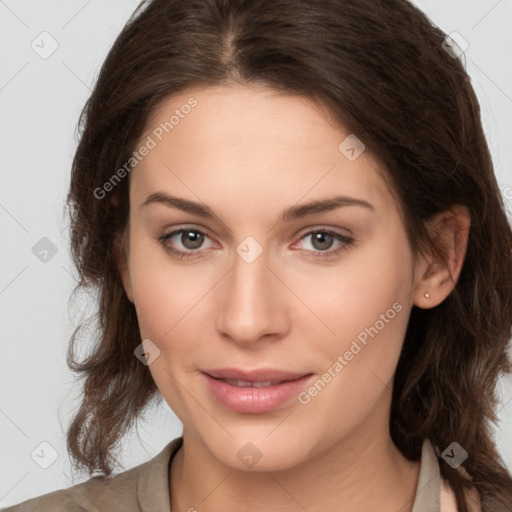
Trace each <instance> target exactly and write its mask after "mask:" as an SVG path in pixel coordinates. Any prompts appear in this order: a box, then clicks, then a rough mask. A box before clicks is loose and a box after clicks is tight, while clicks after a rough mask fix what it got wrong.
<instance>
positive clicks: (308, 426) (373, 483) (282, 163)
mask: <svg viewBox="0 0 512 512" xmlns="http://www.w3.org/2000/svg"><path fill="white" fill-rule="evenodd" d="M190 97H194V98H195V99H196V100H197V102H198V104H197V106H196V107H195V108H194V109H192V111H191V112H190V113H189V114H188V115H187V116H185V117H184V118H183V119H180V122H179V124H178V125H176V126H175V127H174V129H173V130H172V131H170V132H169V133H168V134H166V135H165V137H164V138H163V139H162V141H161V142H159V143H158V144H157V146H156V147H155V148H153V149H152V150H151V151H150V152H149V154H148V155H147V156H146V157H145V158H144V159H143V160H142V161H141V162H140V163H139V164H138V165H137V166H136V167H135V168H134V169H133V170H132V171H131V174H130V178H129V179H130V217H129V224H128V226H127V234H128V238H127V245H126V259H125V258H120V261H119V270H120V274H121V277H122V279H123V283H124V287H125V290H126V293H127V295H128V297H129V299H130V300H131V301H132V302H133V303H134V305H135V307H136V311H137V316H138V319H139V325H140V331H141V337H142V339H146V338H149V339H150V340H151V341H152V342H153V343H154V344H155V345H156V346H157V347H158V349H159V350H160V354H159V356H158V357H157V358H156V359H155V360H154V361H153V362H152V363H151V364H150V365H149V367H148V368H149V371H150V372H151V375H152V377H153V378H154V380H155V383H156V385H157V386H158V389H159V391H160V392H161V394H162V396H163V398H164V399H165V400H166V402H167V403H168V405H169V406H170V407H171V408H172V410H173V411H174V412H175V414H176V415H177V416H178V418H179V419H180V421H181V422H182V424H183V438H184V448H182V449H181V450H180V451H179V452H178V453H177V455H176V456H175V458H174V459H173V461H172V464H171V477H170V482H169V485H170V500H171V507H172V510H173V512H174V511H187V510H190V509H191V508H192V507H194V508H195V509H197V510H199V511H223V510H246V511H262V510H277V511H303V510H308V511H320V510H321V511H324V512H325V511H331V510H332V511H334V510H336V511H338V510H340V506H341V504H343V510H347V511H351V512H359V511H360V512H363V511H365V512H366V511H368V510H380V511H381V512H387V511H389V512H396V511H397V510H401V511H402V512H405V511H410V510H411V508H412V504H413V501H414V496H415V490H416V485H417V479H418V473H419V462H418V461H415V462H411V461H408V460H406V459H405V458H404V457H403V456H402V455H401V453H400V452H399V451H398V449H397V448H396V447H395V445H394V444H393V442H392V440H391V438H390V435H389V431H388V423H389V414H390V404H391V391H392V379H393V374H394V371H395V368H396V365H397V361H398V358H399V355H400V351H401V347H402V343H403V338H404V334H405V329H406V326H407V322H408V318H409V313H410V310H411V308H412V306H413V305H416V306H418V307H421V308H429V307H434V306H436V305H437V304H439V303H440V302H442V301H443V300H444V298H445V297H446V296H447V295H448V294H449V293H450V291H451V290H452V289H453V287H454V284H455V282H456V279H457V277H458V274H459V271H460V268H461V265H462V261H463V257H464V253H465V250H466V243H467V233H468V230H469V223H470V219H469V215H468V214H467V210H465V209H464V208H462V207H455V208H454V209H453V210H451V211H448V212H443V213H442V214H440V215H439V216H437V217H436V219H434V221H433V222H432V223H431V225H430V227H431V229H433V230H435V233H436V234H437V236H438V238H439V239H440V240H442V241H443V242H444V246H445V247H446V248H447V252H446V257H445V259H444V260H441V259H439V258H438V257H437V256H435V255H434V254H429V253H427V254H425V255H424V256H422V257H420V258H418V259H416V260H415V259H414V258H413V255H412V252H411V249H410V246H409V243H408V240H407V236H406V232H405V228H404V226H403V222H402V220H401V217H400V214H399V206H398V205H397V203H396V201H395V199H394V198H393V196H392V194H391V193H390V191H389V190H388V188H387V186H386V184H385V182H384V181H383V179H382V177H381V175H380V174H379V164H378V162H376V161H375V160H374V159H372V157H371V155H370V154H369V152H368V151H365V152H363V153H362V154H361V155H360V156H359V157H358V158H357V159H356V160H355V161H349V160H348V159H347V158H346V157H345V156H344V155H343V154H342V153H341V152H340V151H339V150H338V145H339V144H340V142H341V141H343V140H344V139H345V138H346V137H347V135H349V133H348V132H346V131H343V130H341V129H339V128H338V127H336V126H335V125H334V124H333V122H332V120H330V119H329V117H328V116H327V115H326V114H325V112H324V111H323V110H322V109H321V108H320V107H319V106H317V105H315V104H314V103H313V102H311V101H309V100H307V99H305V98H300V97H297V96H292V95H285V94H283V93H278V92H276V91H273V90H271V89H266V88H262V87H258V88H256V87H255V86H243V85H236V86H218V87H210V88H206V89H190V90H187V91H185V92H182V93H180V94H179V95H177V96H174V97H172V98H170V99H168V100H166V101H165V102H163V103H162V104H161V105H160V106H159V107H158V109H157V110H156V111H155V112H154V113H153V115H152V116H151V118H150V119H149V120H148V123H147V126H146V128H147V129H146V132H145V136H147V135H148V134H150V133H151V130H152V129H154V128H155V127H156V126H158V125H159V123H160V122H164V121H166V120H168V119H169V116H170V115H172V113H173V112H174V111H175V109H179V108H180V106H182V105H183V104H185V103H186V102H187V100H188V99H189V98H190ZM157 191H161V192H165V193H167V194H172V195H174V196H177V197H180V198H185V199H188V200H191V201H196V202H199V203H201V204H203V205H204V204H206V205H208V207H209V208H211V210H212V211H213V212H214V213H215V215H216V217H215V218H213V219H205V218H203V217H200V216H198V215H195V214H191V213H186V212H183V211H181V210H179V209H176V208H171V207H169V206H166V205H165V204H162V203H159V204H157V203H154V204H151V205H147V206H141V205H142V203H144V201H145V199H146V198H147V196H148V195H149V194H151V193H154V192H157ZM336 194H342V195H345V196H351V197H354V198H358V199H362V200H364V201H367V202H369V203H371V205H372V206H373V209H369V208H363V207H361V206H345V207H341V208H337V209H335V210H330V211H325V212H322V213H315V214H313V215H310V216H308V217H305V218H301V219H295V220H287V221H284V222H278V221H279V217H280V215H281V214H282V212H283V211H284V210H286V209H287V208H289V207H291V206H294V205H297V204H305V203H307V202H309V201H312V200H318V199H323V198H327V197H332V196H333V195H336ZM183 227H185V228H189V229H192V230H193V229H200V230H201V231H203V232H205V233H206V236H205V238H204V241H203V244H202V245H200V246H199V248H198V249H194V248H193V247H192V248H189V247H191V245H190V243H189V244H188V246H185V245H183V239H182V238H181V234H178V235H175V236H174V237H173V238H172V239H169V240H167V243H168V245H171V246H172V247H174V248H175V249H177V250H181V251H189V252H193V251H196V252H195V254H194V255H193V256H194V257H192V258H190V259H178V258H176V257H175V256H173V255H172V254H170V253H169V252H167V251H166V249H165V248H164V246H163V245H161V243H160V242H159V240H158V238H159V237H161V236H163V235H165V234H168V233H170V232H172V231H173V230H177V229H179V228H183ZM322 228H324V231H325V228H328V229H331V230H333V231H335V232H337V233H339V234H341V235H344V236H349V237H352V238H353V240H354V242H353V244H349V245H347V244H346V243H345V242H342V241H338V240H337V239H335V238H334V239H332V243H331V246H330V247H329V245H328V243H327V244H326V247H327V249H326V251H331V256H329V257H325V251H324V252H322V246H319V244H316V245H315V244H314V237H313V235H312V234H311V231H313V230H316V231H315V233H316V232H322ZM308 233H309V235H308ZM247 236H251V237H253V238H254V239H255V240H256V241H257V242H258V243H259V245H260V246H261V248H262V249H263V252H262V253H261V254H260V255H259V256H258V257H257V258H256V259H255V260H254V261H253V262H252V263H250V264H249V263H247V262H246V261H245V260H244V259H243V258H242V257H240V256H239V255H238V254H237V252H236V248H237V246H239V244H240V243H241V242H242V241H243V240H244V239H245V238H246V237H247ZM185 243H186V239H185ZM319 247H320V248H319ZM340 247H342V248H343V250H341V251H340V252H339V253H338V254H337V255H332V254H333V251H335V250H337V249H338V248H340ZM307 251H311V252H314V253H315V254H319V256H324V257H323V258H322V257H315V256H313V255H311V254H309V253H308V252H307ZM450 276H451V277H450ZM426 291H428V292H429V294H430V298H426V297H425V292H426ZM394 303H399V304H400V305H401V306H402V309H401V311H400V312H399V313H397V314H396V315H395V316H394V318H393V319H392V320H389V321H388V322H387V323H385V326H384V328H382V329H380V330H379V332H378V334H377V335H376V336H374V337H373V338H369V341H368V344H367V345H366V346H365V347H364V348H363V349H362V350H361V351H360V352H359V353H358V354H357V355H355V356H354V357H353V359H352V360H350V361H348V362H347V365H346V366H344V367H343V370H342V371H340V372H339V373H337V374H336V377H335V378H333V379H332V380H331V381H330V382H329V383H328V385H326V386H325V388H324V389H322V390H321V392H319V393H318V394H317V395H316V396H314V397H313V398H312V399H311V401H310V402H309V403H307V404H301V403H300V402H299V401H298V400H296V399H292V400H291V401H290V402H289V403H287V404H286V405H285V406H282V407H280V408H278V409H275V410H273V411H271V412H267V413H260V414H248V413H245V414H243V413H236V412H234V411H231V410H230V409H227V408H225V407H224V406H222V405H221V404H219V403H217V402H216V401H215V399H214V398H213V397H212V396H211V395H210V394H209V392H208V389H207V388H206V386H205V382H204V377H203V376H202V374H201V373H200V370H201V369H206V368H221V367H227V366H234V367H240V368H251V369H252V368H262V367H273V368H279V369H283V370H289V371H297V372H303V373H310V372H312V373H314V374H315V376H316V378H318V377H320V376H321V375H322V374H323V373H324V372H326V371H327V369H328V368H329V367H332V365H333V363H334V362H335V361H336V360H337V358H338V356H339V355H343V354H344V353H345V352H346V351H347V350H348V349H349V348H350V345H351V343H352V340H354V339H356V337H357V335H358V334H359V333H361V332H362V331H363V330H364V329H365V328H367V327H370V326H374V325H375V323H376V321H377V320H379V318H381V317H380V315H381V314H383V313H385V312H386V310H388V309H389V308H391V307H392V305H393V304H394ZM247 442H251V443H253V444H254V445H255V446H256V447H257V448H258V450H259V451H260V452H261V459H260V460H259V461H258V462H257V464H256V465H254V466H253V467H252V468H248V467H246V466H245V465H244V464H243V463H242V462H241V461H240V460H239V459H238V457H237V452H238V451H239V450H240V449H241V448H242V447H243V446H244V445H245V444H246V443H247Z"/></svg>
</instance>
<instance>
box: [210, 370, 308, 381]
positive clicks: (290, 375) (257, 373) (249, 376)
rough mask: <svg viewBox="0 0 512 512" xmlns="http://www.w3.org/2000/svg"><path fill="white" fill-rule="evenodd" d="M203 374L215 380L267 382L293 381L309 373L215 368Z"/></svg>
mask: <svg viewBox="0 0 512 512" xmlns="http://www.w3.org/2000/svg"><path fill="white" fill-rule="evenodd" d="M203 373H206V374H208V375H210V377H214V378H216V379H234V380H242V381H245V382H267V381H279V382H281V381H285V380H294V379H298V378H300V377H304V376H305V375H309V373H304V372H288V371H285V370H278V369H275V368H259V369H255V370H241V369H239V368H217V369H211V370H203Z"/></svg>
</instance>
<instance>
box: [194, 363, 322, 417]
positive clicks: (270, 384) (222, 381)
mask: <svg viewBox="0 0 512 512" xmlns="http://www.w3.org/2000/svg"><path fill="white" fill-rule="evenodd" d="M215 373H216V374H217V375H219V374H220V373H221V372H220V371H217V372H215ZM224 373H225V374H226V373H229V372H227V371H224ZM233 373H236V371H234V372H233V371H231V375H233ZM238 373H240V372H238ZM246 373H248V372H246ZM263 373H264V372H260V375H259V376H256V377H255V376H252V377H251V378H250V379H247V380H246V379H240V378H232V377H223V376H214V375H211V373H210V371H208V372H202V374H203V376H204V377H205V380H206V386H207V389H208V391H209V393H210V395H211V396H212V397H213V398H214V399H215V401H216V402H217V403H219V404H221V405H222V406H224V407H226V408H228V409H230V410H232V411H235V412H239V413H253V414H254V413H263V412H269V411H272V410H275V409H277V408H278V407H281V406H283V405H286V404H287V403H288V402H289V401H290V400H291V399H292V398H293V397H295V396H297V395H298V393H300V391H302V390H303V388H304V387H305V385H306V384H307V383H308V381H310V380H311V379H312V377H313V376H314V374H312V373H307V374H291V373H289V372H287V373H286V375H284V374H283V372H281V374H280V375H277V373H276V371H274V376H276V375H277V377H278V378H274V379H269V378H268V377H267V379H265V380H263V379H262V377H261V375H262V374H263ZM269 373H271V372H269V371H266V375H269ZM253 375H255V374H254V373H253ZM283 376H284V377H285V378H283Z"/></svg>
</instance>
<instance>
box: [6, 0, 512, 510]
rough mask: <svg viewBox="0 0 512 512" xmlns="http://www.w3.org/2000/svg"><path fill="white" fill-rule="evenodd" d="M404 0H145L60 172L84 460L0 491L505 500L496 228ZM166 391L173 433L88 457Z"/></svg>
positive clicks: (125, 505) (506, 260)
mask: <svg viewBox="0 0 512 512" xmlns="http://www.w3.org/2000/svg"><path fill="white" fill-rule="evenodd" d="M445 38H446V34H444V33H443V32H442V31H441V30H439V29H438V28H437V27H434V26H432V24H431V23H430V22H429V21H428V19H427V18H426V17H425V16H424V15H423V14H422V13H421V12H420V11H419V10H418V9H416V8H415V7H413V6H412V5H411V4H409V3H408V2H406V1H405V0H387V1H385V2H384V1H383V0H378V1H375V0H329V1H322V2H320V1H314V0H294V1H292V0H276V1H272V2H270V1H267V2H265V1H262V0H259V1H257V0H237V1H235V0H200V1H199V0H196V1H190V0H187V1H186V0H153V1H151V0H150V1H146V2H143V3H142V4H141V5H140V6H139V8H138V9H137V11H136V12H135V13H134V15H133V17H132V18H131V19H130V21H129V22H128V24H127V25H126V27H125V28H124V30H123V31H122V33H121V34H120V35H119V37H118V38H117V40H116V42H115V44H114V46H113V48H112V49H111V51H110V53H109V55H108V56H107V59H106V61H105V63H104V65H103V67H102V70H101V73H100V76H99V78H98V81H97V83H96V86H95V89H94V91H93V93H92V96H91V97H90V99H89V100H88V102H87V105H86V107H85V109H84V111H83V114H82V119H81V128H82V132H81V139H80V144H79V146H78V149H77V152H76V155H75V159H74V162H73V170H72V177H71V186H70V192H69V197H68V200H69V205H70V208H71V211H70V214H71V220H72V228H71V229H72V231H71V234H72V249H73V256H74V259H75V264H76V266H77V268H78V270H79V272H80V276H81V282H80V285H79V288H80V287H88V286H93V287H97V288H98V290H99V291H100V301H99V326H100V337H99V340H98V343H97V345H96V347H95V348H94V351H93V352H92V353H91V354H90V356H89V357H87V358H86V359H85V360H84V361H81V362H80V361H77V358H76V357H75V354H74V343H75V342H76V341H77V339H78V334H79V332H80V330H77V331H76V332H75V334H74V336H73V338H72V340H71V345H70V351H69V354H68V363H69V365H70V367H71V368H72V369H74V370H75V371H76V372H80V373H81V374H83V376H84V377H85V386H84V397H83V402H82V405H81V407H80V410H79V411H78V412H77V414H76V416H75V418H74V420H73V422H72V424H71V425H70V428H69V431H68V448H69V451H70V453H71V455H72V457H73V458H74V461H75V463H76V467H77V468H86V469H87V470H88V471H89V474H90V475H92V474H93V472H94V471H99V472H100V473H101V475H103V477H101V476H96V477H94V478H91V479H89V480H88V481H87V482H84V483H82V484H78V485H75V486H73V487H71V488H69V489H65V490H59V491H55V492H53V493H50V494H48V495H44V496H41V497H38V498H35V499H33V500H29V501H27V502H24V503H22V504H20V505H17V506H15V507H11V508H9V509H7V510H12V511H22V510H56V509H58V510H172V511H173V512H175V511H177V510H189V511H192V510H198V511H202V510H204V511H221V510H222V511H224V510H235V509H236V510H248V511H263V510H285V511H295V510H308V511H316V510H323V511H325V510H333V511H334V510H341V509H343V510H349V511H351V512H360V511H361V512H362V511H367V510H379V511H381V512H388V511H389V512H395V511H398V510H400V511H402V512H405V511H407V512H411V511H412V512H426V511H429V512H430V511H432V512H440V511H441V510H442V511H443V512H446V511H450V510H451V511H460V512H468V511H488V512H491V511H492V512H495V511H510V510H512V478H511V475H510V474H509V473H508V472H507V470H506V468H505V467H504V466H503V463H502V461H501V460H500V457H499V455H498V453H497V451H496V447H495V445H494V442H493V439H492V435H491V427H490V425H491V422H492V421H495V420H496V415H495V406H496V404H497V400H496V394H495V392H496V383H497V380H498V379H499V377H500V375H502V374H504V373H507V372H509V371H510V362H509V360H508V359H507V353H506V348H507V344H508V343H509V337H510V328H511V318H512V317H511V311H512V310H511V308H512V275H511V272H510V269H511V263H512V262H511V240H512V238H511V231H510V226H509V224H508V222H507V218H506V215H505V212H504V207H503V203H502V199H501V197H500V194H499V190H498V187H497V183H496V179H495V176H494V173H493V166H492V161H491V158H490V154H489V151H488V147H487V143H486V141H485V138H484V134H483V130H482V126H481V122H480V114H479V105H478V102H477V99H476V97H475V94H474V91H473V89H472V87H471V84H470V81H469V78H468V75H467V73H466V72H465V70H464V68H463V66H462V64H461V63H460V61H459V60H458V59H454V58H453V55H451V54H450V53H449V52H448V51H446V44H444V45H443V43H444V42H445ZM162 398H163V399H164V400H165V401H166V402H167V404H168V405H169V406H170V407H171V408H172V409H173V411H174V412H175V413H176V415H177V416H178V418H179V419H180V421H181V422H182V423H183V435H182V436H181V437H179V438H177V439H174V440H172V441H171V442H170V443H169V444H168V445H167V446H166V447H165V448H164V450H162V452H161V453H160V454H158V455H157V456H156V457H155V458H154V459H152V460H150V461H148V462H146V463H145V464H143V465H141V466H137V467H136V468H132V469H130V470H128V471H125V472H123V473H121V474H119V475H117V476H115V477H114V478H113V479H111V478H110V477H111V474H112V463H113V461H114V456H113V453H114V449H115V447H116V446H118V443H119V442H120V441H121V439H122V436H123V434H124V433H125V432H126V430H127V429H128V427H129V426H130V425H131V424H132V423H133V421H134V420H135V419H136V418H137V416H138V415H139V414H140V413H141V412H142V411H143V409H144V408H145V407H146V406H147V405H148V404H150V403H152V402H153V401H155V402H158V401H159V400H161V399H162Z"/></svg>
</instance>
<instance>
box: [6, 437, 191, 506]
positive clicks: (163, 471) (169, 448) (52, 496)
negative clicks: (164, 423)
mask: <svg viewBox="0 0 512 512" xmlns="http://www.w3.org/2000/svg"><path fill="white" fill-rule="evenodd" d="M181 442H182V438H176V439H174V440H173V441H171V442H170V443H168V444H167V445H166V446H165V447H164V449H163V450H162V451H160V453H158V454H157V455H156V456H154V457H153V458H152V459H151V460H149V461H147V462H144V463H143V464H140V465H138V466H135V467H133V468H131V469H128V470H126V471H124V472H122V473H119V474H117V475H115V476H111V477H109V478H107V477H102V476H95V477H92V478H90V479H89V480H86V481H85V482H81V483H79V484H76V485H73V486H72V487H69V488H67V489H59V490H57V491H53V492H50V493H48V494H43V495H41V496H38V497H35V498H32V499H29V500H26V501H24V502H22V503H19V504H17V505H13V506H10V507H8V508H3V509H1V512H32V511H38V512H83V511H87V512H104V511H107V510H108V511H109V512H114V511H119V512H121V511H122V512H138V511H140V510H144V509H145V507H144V506H143V505H145V504H151V505H155V504H156V505H158V506H160V505H163V504H165V503H166V502H168V500H169V494H168V489H169V480H168V468H169V461H170V457H172V456H173V455H174V454H175V453H176V452H177V451H178V449H179V447H180V446H181ZM158 508H161V507H157V509H158Z"/></svg>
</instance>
